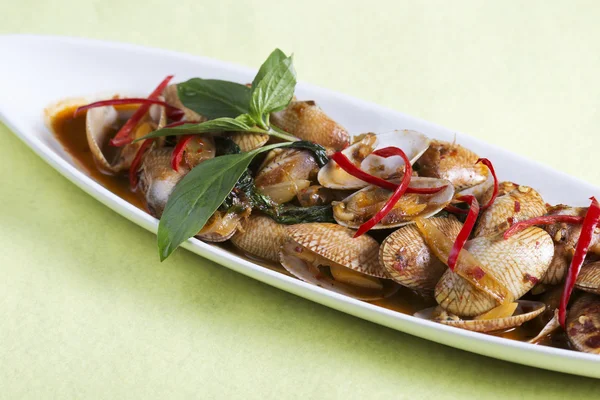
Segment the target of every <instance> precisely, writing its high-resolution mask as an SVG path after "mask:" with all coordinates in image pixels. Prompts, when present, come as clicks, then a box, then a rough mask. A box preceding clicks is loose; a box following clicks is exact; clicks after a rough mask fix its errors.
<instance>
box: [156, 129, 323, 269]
mask: <svg viewBox="0 0 600 400" xmlns="http://www.w3.org/2000/svg"><path fill="white" fill-rule="evenodd" d="M280 147H299V148H308V149H312V150H314V151H315V153H317V152H319V153H321V154H324V152H325V149H324V148H323V147H322V146H319V145H318V144H315V143H311V142H301V141H300V142H284V143H275V144H271V145H268V146H264V147H260V148H258V149H256V150H252V151H249V152H247V153H239V154H228V155H224V156H219V157H215V158H212V159H210V160H206V161H203V162H202V163H200V164H198V165H197V166H196V167H194V168H193V169H192V170H191V171H190V172H189V173H188V174H187V175H186V176H184V177H183V179H182V180H181V181H180V182H179V183H178V184H177V186H175V189H174V190H173V193H172V194H171V196H170V197H169V200H168V201H167V205H166V207H165V210H164V212H163V214H162V217H161V219H160V223H159V224H158V249H159V256H160V259H161V261H162V260H164V259H166V258H167V257H168V256H169V255H170V254H171V253H172V252H173V251H174V250H175V249H176V248H177V247H179V245H180V244H181V243H183V242H184V241H186V240H187V239H189V238H191V237H192V236H194V235H196V234H197V233H198V232H199V231H200V230H201V229H202V228H203V227H204V225H205V224H206V222H207V221H208V219H209V218H210V217H211V216H212V215H213V214H214V212H215V211H216V210H217V209H218V208H219V206H220V205H221V204H222V203H223V201H224V200H225V199H226V198H227V196H228V195H229V194H230V193H231V191H232V190H233V188H234V187H235V185H236V183H237V182H238V180H239V179H240V177H241V176H242V175H243V174H244V173H245V172H246V170H247V169H248V166H249V165H250V162H251V161H252V159H253V158H254V157H255V156H256V155H258V154H260V153H263V152H266V151H269V150H272V149H275V148H280ZM319 158H321V156H317V159H319ZM321 161H323V160H320V161H319V162H321Z"/></svg>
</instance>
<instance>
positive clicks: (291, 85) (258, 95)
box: [249, 51, 296, 128]
mask: <svg viewBox="0 0 600 400" xmlns="http://www.w3.org/2000/svg"><path fill="white" fill-rule="evenodd" d="M282 54H283V53H281V54H280V53H279V52H277V51H275V52H273V53H271V55H270V56H269V58H268V59H267V61H266V62H265V64H263V66H262V67H261V70H260V71H259V74H257V78H260V80H258V81H257V80H256V79H255V81H256V83H255V84H254V83H253V85H252V95H251V98H250V111H249V114H250V115H251V116H252V118H253V119H254V120H255V121H256V122H257V123H258V124H259V125H260V126H262V127H263V128H267V127H268V126H269V114H270V113H272V112H276V111H280V110H283V109H284V108H285V107H286V106H287V105H288V104H289V103H290V101H291V100H292V97H293V96H294V90H295V88H296V71H295V70H294V65H293V61H292V57H291V56H290V57H285V58H283V59H281V56H282Z"/></svg>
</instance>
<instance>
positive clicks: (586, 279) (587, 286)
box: [575, 261, 600, 294]
mask: <svg viewBox="0 0 600 400" xmlns="http://www.w3.org/2000/svg"><path fill="white" fill-rule="evenodd" d="M575 287H576V288H577V289H581V290H583V291H586V292H590V293H595V294H600V261H596V262H593V263H590V264H587V265H584V266H583V267H581V271H579V275H578V276H577V281H576V282H575Z"/></svg>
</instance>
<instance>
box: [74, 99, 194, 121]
mask: <svg viewBox="0 0 600 400" xmlns="http://www.w3.org/2000/svg"><path fill="white" fill-rule="evenodd" d="M126 104H148V105H152V104H157V105H159V106H163V107H165V108H166V109H167V110H168V111H170V112H171V113H172V114H173V113H174V114H176V115H179V113H180V114H181V115H183V111H181V110H180V109H179V108H177V107H173V106H172V105H170V104H169V103H165V102H164V101H160V100H152V99H142V98H138V97H134V98H128V99H110V100H101V101H96V102H94V103H90V104H87V105H85V106H81V107H78V108H77V109H76V110H75V112H74V113H73V117H75V116H77V114H79V113H80V112H82V111H85V110H89V109H90V108H96V107H106V106H121V105H126Z"/></svg>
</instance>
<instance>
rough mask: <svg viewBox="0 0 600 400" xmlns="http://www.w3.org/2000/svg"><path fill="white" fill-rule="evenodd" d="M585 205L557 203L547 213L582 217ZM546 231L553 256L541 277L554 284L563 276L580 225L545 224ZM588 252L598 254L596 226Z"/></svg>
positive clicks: (598, 244) (599, 241) (599, 251)
mask: <svg viewBox="0 0 600 400" xmlns="http://www.w3.org/2000/svg"><path fill="white" fill-rule="evenodd" d="M587 210H588V209H587V207H585V208H584V207H569V206H566V205H558V206H556V207H552V208H551V209H550V210H549V212H548V215H571V216H578V217H582V216H584V215H585V214H586V212H587ZM545 229H546V231H547V232H548V233H549V234H550V236H551V237H552V239H553V240H554V246H555V251H554V258H553V259H552V264H551V265H550V268H549V269H548V273H547V274H546V275H545V276H544V277H543V278H542V283H547V284H551V285H556V284H558V283H560V282H562V281H563V280H564V278H565V275H566V273H567V270H568V268H569V264H570V263H571V259H572V258H573V254H574V253H575V246H576V245H577V241H578V240H579V236H580V234H581V225H573V224H566V223H563V222H559V223H555V224H552V225H548V226H546V228H545ZM588 253H589V254H594V255H600V230H599V229H598V228H596V230H595V231H594V235H593V237H592V242H591V243H590V247H589V250H588Z"/></svg>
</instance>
